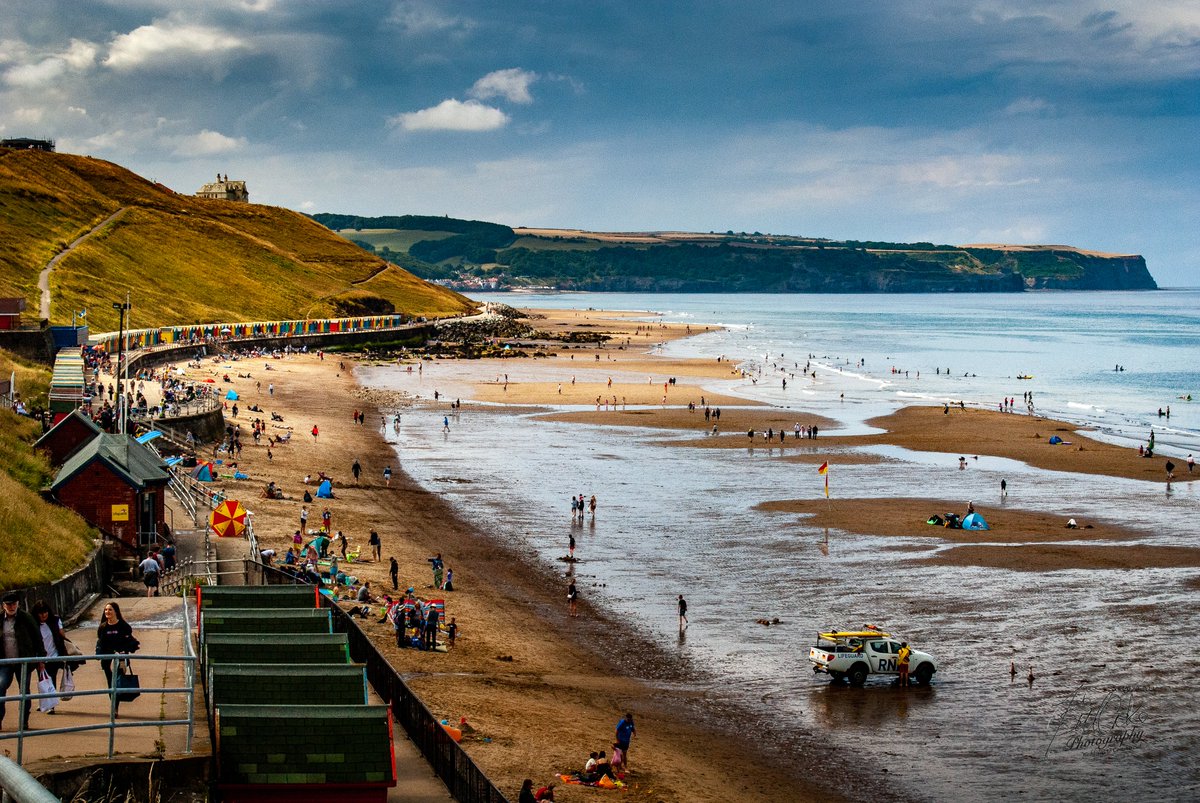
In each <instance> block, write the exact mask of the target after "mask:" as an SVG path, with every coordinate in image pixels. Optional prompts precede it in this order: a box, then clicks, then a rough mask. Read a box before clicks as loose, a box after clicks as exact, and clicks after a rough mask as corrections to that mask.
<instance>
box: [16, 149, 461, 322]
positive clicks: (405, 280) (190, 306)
mask: <svg viewBox="0 0 1200 803" xmlns="http://www.w3.org/2000/svg"><path fill="white" fill-rule="evenodd" d="M121 209H124V210H125V211H124V212H123V213H122V214H121V216H120V217H119V218H117V219H116V220H115V221H113V222H112V223H110V224H108V225H107V226H105V227H104V228H103V229H102V230H100V231H98V232H96V234H95V235H94V236H92V237H90V238H89V239H87V240H85V241H84V242H83V243H82V244H81V245H80V246H79V247H77V248H76V249H75V250H73V251H71V252H70V253H69V254H68V255H67V256H66V257H65V258H64V259H63V260H62V261H61V262H59V264H58V265H57V266H56V267H55V269H54V270H53V271H52V272H51V274H50V289H51V299H52V301H51V311H50V319H51V321H52V322H53V323H66V322H69V321H70V318H71V311H72V310H73V309H74V310H78V309H82V308H84V307H87V308H88V325H89V326H90V327H91V328H92V329H93V330H95V331H105V330H110V329H116V328H117V316H116V311H115V310H113V309H112V304H111V302H112V301H115V300H118V299H122V298H124V296H125V293H126V291H128V292H130V293H131V294H132V301H133V313H132V321H133V325H134V326H136V327H144V326H159V325H168V324H180V323H193V322H196V321H200V322H206V323H207V322H214V321H238V320H278V319H289V318H303V317H325V316H331V315H336V314H338V305H337V302H338V301H339V300H347V299H363V298H364V297H367V296H374V297H377V298H379V299H382V300H383V301H384V302H386V303H388V304H391V305H392V307H393V308H394V309H395V310H397V311H400V312H406V313H410V314H414V315H428V316H434V315H448V314H454V313H459V312H464V311H467V310H469V309H470V308H471V307H472V303H471V302H470V301H469V300H468V299H466V298H464V297H463V296H460V295H458V294H457V293H454V292H452V291H450V290H447V289H445V288H443V287H439V286H437V285H431V284H428V283H427V282H424V281H422V280H421V279H418V278H417V277H415V276H413V275H412V274H410V273H408V272H406V271H404V270H402V269H400V268H398V267H396V266H394V265H389V264H388V263H386V262H384V261H383V260H381V259H379V258H377V257H374V256H372V255H370V254H368V253H366V252H364V251H363V250H362V249H360V248H358V247H356V246H354V245H353V244H351V243H349V242H347V241H346V240H345V239H343V238H341V237H338V236H337V235H335V234H333V233H332V232H330V231H329V230H328V229H326V228H325V227H324V226H321V225H320V224H318V223H316V222H314V221H313V220H311V219H310V218H308V217H305V216H304V215H300V214H298V213H295V212H291V211H289V210H286V209H280V208H278V207H270V206H261V205H257V204H239V203H230V202H224V201H208V200H204V199H200V198H194V197H191V196H187V195H179V194H176V193H174V192H172V191H171V190H169V189H167V188H166V187H163V186H161V185H157V184H153V183H151V182H149V181H146V180H145V179H143V178H141V177H139V176H136V175H134V174H133V173H130V172H129V171H128V170H125V169H124V168H121V167H119V166H117V165H114V164H111V163H109V162H104V161H101V160H98V159H92V158H89V157H82V156H73V155H70V154H59V153H43V152H40V151H27V150H20V151H14V150H8V149H0V295H19V296H23V297H24V298H25V299H26V303H27V305H28V306H29V308H30V309H32V310H37V308H38V293H37V277H38V273H39V272H40V271H41V270H42V268H43V267H45V265H46V263H47V262H48V261H49V260H50V259H51V258H52V257H53V256H54V255H55V254H57V253H59V252H60V251H61V250H62V249H63V248H65V247H66V245H67V244H68V243H70V242H71V241H73V240H75V239H76V238H77V237H79V236H81V235H83V234H86V233H87V232H89V231H90V230H92V229H93V227H95V226H96V225H97V224H98V223H100V222H101V221H103V220H104V219H105V218H107V217H108V216H109V215H111V214H112V213H113V212H116V211H118V210H121Z"/></svg>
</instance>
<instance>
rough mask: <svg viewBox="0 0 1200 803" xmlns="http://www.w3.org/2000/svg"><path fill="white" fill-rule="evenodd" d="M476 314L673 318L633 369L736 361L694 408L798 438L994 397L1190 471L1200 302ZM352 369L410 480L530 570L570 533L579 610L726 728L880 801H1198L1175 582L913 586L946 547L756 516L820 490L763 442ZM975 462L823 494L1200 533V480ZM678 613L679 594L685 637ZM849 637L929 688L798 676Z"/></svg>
mask: <svg viewBox="0 0 1200 803" xmlns="http://www.w3.org/2000/svg"><path fill="white" fill-rule="evenodd" d="M475 298H476V299H478V300H480V301H492V302H496V303H501V304H508V305H510V306H517V307H522V308H555V309H579V310H588V309H592V310H628V311H637V312H640V313H644V314H645V320H647V321H668V322H679V323H686V324H687V325H688V326H690V327H691V328H692V331H693V332H695V333H696V334H694V335H693V336H692V337H689V338H685V339H682V340H675V341H671V342H668V343H663V344H657V345H655V346H652V348H653V349H654V350H655V352H656V353H660V354H663V355H665V356H668V357H696V358H702V359H713V360H715V359H716V358H717V357H723V358H724V359H727V360H729V361H731V362H733V363H734V364H736V365H739V366H741V367H742V368H743V369H744V372H743V373H742V374H740V375H738V376H733V375H731V378H730V379H728V380H720V381H710V382H705V384H704V390H705V391H706V392H711V393H722V394H730V395H734V396H737V397H741V398H744V399H746V401H747V403H750V402H757V403H767V404H771V405H774V406H777V407H779V408H783V409H788V410H791V411H794V412H795V416H796V420H797V421H798V422H804V420H805V419H804V416H805V414H806V413H811V414H817V415H820V416H824V417H827V418H832V419H834V420H836V421H837V422H838V424H837V430H838V431H840V432H843V433H858V432H870V431H874V430H872V428H871V427H870V425H869V424H868V423H867V422H868V421H869V420H870V419H872V418H874V417H876V416H879V415H883V414H886V413H888V412H891V411H894V410H896V409H898V408H900V407H903V406H907V405H914V404H936V405H939V406H940V405H942V404H944V403H955V404H957V403H959V402H962V403H963V404H964V405H966V406H973V407H979V408H984V409H998V407H999V405H1000V403H1001V400H1002V399H1004V398H1013V399H1015V402H1016V409H1017V412H1018V414H1022V413H1027V412H1028V406H1027V405H1028V403H1029V401H1031V403H1032V405H1033V410H1034V412H1035V413H1036V414H1038V415H1045V416H1049V417H1053V418H1058V419H1064V420H1067V421H1071V422H1077V423H1079V424H1081V425H1088V426H1090V427H1093V428H1095V433H1094V436H1095V437H1099V438H1102V439H1104V440H1108V441H1111V442H1113V443H1118V444H1123V445H1126V446H1128V447H1129V448H1130V449H1136V448H1137V447H1138V446H1139V445H1143V446H1144V445H1146V444H1147V443H1148V442H1149V439H1150V433H1151V430H1152V429H1153V433H1154V442H1155V453H1156V455H1157V456H1165V457H1171V458H1172V459H1174V462H1175V463H1176V464H1177V466H1178V468H1177V469H1176V471H1177V472H1180V471H1182V472H1186V467H1185V465H1184V463H1185V459H1186V456H1187V455H1188V454H1189V453H1195V454H1197V455H1200V290H1193V289H1186V290H1162V291H1153V292H1136V293H1130V292H1078V293H1065V292H1064V293H1051V292H1047V293H1024V294H946V295H819V296H818V295H757V294H755V295H734V294H731V295H683V294H680V295H671V294H590V293H589V294H545V295H535V294H512V293H504V294H487V295H478V296H475ZM618 365H619V363H617V364H613V365H611V366H606V367H605V370H604V375H605V376H606V377H607V376H608V375H612V376H613V377H614V380H616V381H622V380H623V379H626V378H628V379H630V380H631V381H639V382H640V381H643V380H644V377H645V375H644V374H638V375H637V376H636V377H623V376H622V375H621V374H620V373H619V371H614V370H609V369H610V368H617V367H618ZM806 365H807V366H808V367H809V370H810V371H816V377H815V378H812V379H810V380H808V381H795V380H794V379H792V380H790V381H789V382H788V384H787V387H786V389H785V388H784V387H783V383H782V379H783V378H785V377H787V376H790V375H791V374H793V373H795V374H797V376H798V375H799V372H800V369H801V368H803V367H805V366H806ZM489 370H490V369H489ZM496 371H497V372H501V371H503V372H504V373H507V374H508V377H509V381H510V382H522V381H545V382H558V381H564V379H565V377H567V376H569V375H570V374H571V373H575V372H574V371H572V370H571V369H569V368H566V367H564V365H563V364H562V361H561V359H558V360H556V359H546V360H537V361H532V362H523V363H520V364H516V363H503V364H500V363H498V364H497V367H496ZM579 373H582V372H579ZM358 376H359V379H360V381H363V382H364V383H365V384H367V385H369V386H374V387H380V388H389V389H396V390H402V391H405V392H407V393H409V394H411V395H412V396H414V397H417V405H416V406H415V407H413V408H410V409H405V410H404V411H402V414H401V421H400V424H399V426H398V427H396V428H393V427H391V426H389V427H388V428H387V432H388V435H389V438H390V439H391V440H392V441H393V442H394V446H395V449H396V452H397V455H398V459H399V461H400V463H401V464H402V465H403V467H404V469H405V470H406V471H407V472H408V473H409V474H410V475H412V476H413V477H414V478H415V479H416V480H417V481H418V482H420V483H421V484H422V485H423V486H425V487H427V488H429V489H431V490H434V491H436V492H438V493H440V494H442V495H444V496H445V497H447V498H448V499H449V500H450V501H451V502H452V503H454V504H456V505H457V506H459V508H460V509H462V510H463V511H464V512H466V513H467V514H468V515H469V516H470V518H471V520H472V521H474V522H476V523H478V524H479V525H480V527H481V528H482V529H483V530H484V531H485V532H486V533H487V534H488V535H489V537H492V538H494V539H497V540H498V541H503V542H505V543H508V544H515V545H516V546H518V547H520V549H521V550H523V551H526V552H527V554H528V555H529V556H530V559H531V560H535V561H539V562H542V563H544V564H545V565H546V566H550V567H556V568H558V569H559V570H563V567H564V566H565V564H563V563H562V562H561V561H560V558H561V557H562V556H563V555H564V554H565V552H566V542H567V539H568V537H569V536H570V535H572V534H573V535H574V536H575V537H576V539H577V541H578V544H579V546H578V550H577V553H576V555H577V557H579V558H580V559H581V560H580V563H578V564H577V566H576V573H577V577H578V584H579V587H580V590H581V592H582V594H583V595H585V596H586V597H587V598H588V599H589V600H590V601H591V602H593V603H596V604H599V605H602V606H604V607H605V608H607V609H608V610H610V611H612V612H614V613H615V614H617V615H618V617H619V618H620V619H621V620H623V621H626V622H628V623H629V627H631V628H637V629H638V631H639V632H641V633H643V634H649V635H651V636H653V637H654V638H656V639H658V640H660V642H661V644H662V645H663V648H664V649H665V650H667V651H669V652H670V653H672V654H677V655H678V656H679V657H680V658H681V659H683V660H686V662H687V663H688V665H690V666H694V667H698V668H699V670H700V671H699V677H698V678H697V679H696V680H695V684H696V686H697V687H698V689H699V690H700V691H701V692H703V694H704V695H705V697H706V698H707V699H710V700H711V701H712V705H714V706H717V707H719V706H721V705H722V704H723V703H729V704H731V705H734V704H736V706H738V708H739V710H745V711H749V712H751V719H752V722H751V723H748V727H754V725H753V721H757V722H759V723H761V725H762V728H763V733H764V734H774V735H773V736H771V738H774V739H780V738H782V739H783V740H784V741H785V742H786V740H787V738H788V736H787V735H788V734H789V733H792V734H796V735H797V737H800V736H803V737H804V738H807V739H816V740H818V741H820V742H822V743H825V744H828V745H830V746H832V747H834V748H835V749H836V750H837V751H838V753H839V755H841V756H842V757H844V758H845V759H846V760H847V761H849V762H850V763H851V764H852V765H855V766H861V767H862V768H863V770H864V771H866V772H870V773H872V774H873V775H874V776H875V777H884V776H883V775H882V773H883V772H884V771H885V770H886V778H887V779H888V781H887V784H888V786H889V787H893V788H895V789H897V790H903V794H902V795H900V796H901V797H910V798H915V799H922V800H935V801H943V800H944V801H966V800H993V799H998V798H1008V799H1022V800H1079V801H1083V800H1093V799H1105V800H1111V799H1121V798H1132V797H1135V796H1137V797H1142V796H1152V797H1153V798H1155V799H1156V800H1196V799H1200V670H1197V668H1196V667H1197V666H1198V665H1200V600H1198V597H1200V569H1141V570H1101V569H1090V570H1081V569H1071V570H1060V571H1047V572H1023V571H1011V570H1005V569H994V568H980V567H963V566H932V565H929V564H928V563H925V562H923V560H922V559H923V558H926V557H928V556H929V555H930V554H932V552H933V551H934V550H938V549H944V548H949V546H951V545H945V544H942V543H941V542H939V541H937V540H934V539H925V538H905V537H896V536H890V535H887V534H884V533H881V534H879V535H862V534H852V533H848V532H843V531H838V530H829V529H823V528H818V527H815V526H813V525H812V524H810V523H808V522H807V521H806V517H805V516H803V515H796V514H789V513H775V512H764V511H763V510H761V509H759V508H758V505H759V504H760V503H762V502H767V501H772V500H781V499H823V498H824V485H823V483H824V477H822V476H819V475H818V474H817V473H816V469H815V466H814V465H812V464H809V463H796V462H791V461H788V460H785V459H782V458H783V457H784V453H782V452H781V451H780V450H777V449H768V448H763V447H762V446H761V445H759V446H758V447H757V448H747V449H745V450H741V449H675V448H668V447H667V446H664V443H667V444H669V443H670V442H671V441H674V440H687V439H691V438H695V437H703V436H701V435H698V434H692V433H688V434H681V433H678V432H671V431H662V432H654V431H648V430H646V429H645V428H641V427H639V428H626V427H622V426H590V425H580V424H574V423H571V424H568V423H562V422H555V421H552V420H548V419H547V418H546V417H545V415H544V413H545V411H546V409H547V408H545V407H539V408H528V409H521V408H517V409H510V408H506V409H504V410H500V409H497V408H495V407H494V406H489V405H480V404H472V403H470V402H471V394H472V382H473V381H475V380H477V379H478V377H479V376H480V369H479V366H478V365H477V364H476V365H468V364H464V363H462V362H457V361H454V360H445V361H436V362H434V363H426V364H425V365H424V370H423V371H421V372H420V373H417V372H413V373H411V374H410V373H408V372H406V371H404V370H402V369H399V368H396V367H393V366H379V367H366V368H361V369H359V370H358ZM1022 377H1024V378H1022ZM581 379H582V376H581ZM662 379H665V377H663V378H662ZM434 390H437V391H438V393H439V396H440V398H441V400H442V401H440V402H438V403H434V402H433V400H432V396H433V392H434ZM1027 394H1031V395H1030V396H1027ZM1189 396H1190V397H1191V399H1189ZM454 398H460V399H462V401H463V403H464V405H465V407H464V408H463V409H461V410H460V411H458V412H457V414H455V415H453V417H452V419H451V426H450V431H449V432H445V431H443V427H442V417H443V416H444V415H446V414H447V412H448V410H447V405H446V404H445V400H446V399H454ZM1168 408H1169V413H1170V415H1169V417H1168V415H1167V412H1168ZM554 409H566V410H570V409H583V408H578V407H574V408H573V407H570V406H561V407H558V408H554ZM723 409H725V410H729V409H731V408H730V407H729V406H726V407H725V408H723ZM1160 410H1161V414H1160ZM970 448H971V447H970V444H968V443H964V444H963V446H962V450H963V451H962V453H959V452H955V453H930V452H916V451H912V450H907V449H901V448H898V447H890V446H876V447H867V448H864V450H863V451H867V452H870V453H873V454H876V455H878V456H879V457H881V458H883V459H882V460H881V461H879V462H870V463H863V462H854V461H847V463H846V464H845V465H839V463H838V455H836V454H831V455H830V457H829V462H830V470H829V474H828V477H829V480H830V498H829V502H828V504H841V505H850V506H852V505H853V500H854V499H855V498H875V497H882V498H887V497H912V496H928V497H930V498H936V499H961V500H963V505H964V506H965V504H966V500H974V501H975V503H976V505H977V506H980V507H983V508H986V507H987V506H999V505H1008V506H1014V507H1019V508H1021V509H1029V510H1034V511H1042V512H1049V513H1054V514H1060V515H1062V516H1063V519H1064V522H1065V520H1066V518H1067V517H1068V516H1069V515H1086V516H1087V517H1088V518H1089V519H1093V520H1104V521H1111V522H1116V523H1121V524H1125V525H1129V526H1131V527H1134V528H1135V529H1136V531H1137V532H1138V533H1139V535H1138V537H1137V539H1136V540H1135V541H1134V542H1132V543H1133V544H1134V545H1135V548H1136V545H1140V544H1145V545H1169V546H1196V545H1197V541H1198V540H1200V539H1198V535H1197V530H1198V528H1197V525H1198V524H1200V487H1198V486H1200V483H1187V482H1176V483H1174V484H1172V485H1171V486H1170V487H1168V486H1167V484H1166V483H1165V482H1149V481H1137V480H1128V479H1120V478H1113V477H1099V476H1095V477H1093V476H1081V475H1075V474H1066V473H1060V472H1053V471H1044V470H1040V469H1034V468H1031V467H1029V466H1027V465H1025V464H1023V463H1020V462H1017V461H1013V460H1008V459H1003V458H994V457H989V456H986V455H978V456H976V455H969V456H970V458H971V459H969V460H968V467H967V468H966V469H965V470H964V469H961V468H960V461H959V457H960V456H964V455H966V454H969V452H970ZM976 458H977V459H976ZM1002 478H1003V479H1005V480H1006V482H1007V485H1008V489H1009V495H1008V498H1007V499H1001V498H1000V495H999V482H1000V480H1001V479H1002ZM580 493H582V494H583V495H584V496H585V497H590V496H591V495H593V494H595V495H596V497H597V499H598V511H597V514H596V516H595V517H594V518H590V519H589V520H588V521H587V523H586V524H582V525H579V524H574V523H573V522H572V517H571V513H570V507H569V505H570V503H569V498H570V496H572V495H577V494H580ZM868 529H869V528H868ZM979 541H980V543H988V537H987V533H981V534H980V537H979ZM1089 543H1095V542H1089ZM1121 543H1122V544H1124V545H1129V544H1130V543H1131V542H1128V541H1125V542H1121ZM451 560H452V558H451ZM678 594H684V595H685V597H686V598H687V600H688V603H689V619H690V623H689V626H688V627H687V629H686V630H684V631H682V632H681V631H680V630H679V627H678V622H677V617H676V607H675V606H676V597H677V595H678ZM564 605H565V601H564ZM759 619H765V620H767V621H771V620H774V619H778V620H779V623H778V624H774V625H770V626H763V625H761V624H758V623H757V620H759ZM866 623H871V624H874V625H876V626H879V627H881V628H884V629H886V630H887V631H889V632H891V633H894V634H896V635H898V636H900V637H901V638H903V639H906V640H907V641H909V642H910V643H912V644H913V645H914V646H915V647H916V648H917V649H919V650H923V651H925V652H929V653H931V654H932V655H934V657H935V658H936V660H937V664H938V672H937V674H936V676H935V678H934V681H933V683H932V685H931V687H929V688H920V689H913V690H910V691H908V692H904V691H900V690H897V689H894V688H892V687H891V686H890V684H889V683H888V682H886V680H884V679H873V680H871V681H869V682H868V683H867V685H866V686H865V687H864V688H862V689H851V688H848V687H845V686H840V685H832V684H830V683H829V681H828V679H827V678H826V676H824V675H818V674H814V673H813V671H812V668H811V665H810V663H809V662H808V660H807V657H808V650H809V647H810V646H812V645H813V644H814V643H815V638H816V634H817V633H818V632H819V631H822V630H826V629H830V628H858V627H860V626H862V625H863V624H866ZM1014 667H1015V669H1016V675H1015V676H1014V675H1013V673H1012V669H1013V668H1014ZM1031 674H1032V675H1033V679H1030V677H1029V676H1030V675H1031ZM640 724H642V725H643V727H645V726H646V725H647V724H648V723H645V722H643V723H640ZM779 734H783V736H782V737H780V735H779Z"/></svg>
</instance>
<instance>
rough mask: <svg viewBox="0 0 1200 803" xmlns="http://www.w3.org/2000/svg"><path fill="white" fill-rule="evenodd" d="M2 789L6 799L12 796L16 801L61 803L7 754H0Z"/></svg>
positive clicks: (18, 802) (0, 787)
mask: <svg viewBox="0 0 1200 803" xmlns="http://www.w3.org/2000/svg"><path fill="white" fill-rule="evenodd" d="M0 789H2V790H3V792H4V800H5V801H7V800H9V799H10V798H11V799H12V800H13V801H15V803H59V800H58V798H56V797H55V796H54V795H53V794H51V793H50V790H48V789H46V787H44V786H42V785H41V784H40V783H38V782H37V779H36V778H34V777H33V776H32V775H30V774H29V773H28V772H26V771H25V769H24V768H23V767H22V766H21V765H20V764H18V763H17V762H15V761H13V760H12V759H11V758H8V757H7V756H0Z"/></svg>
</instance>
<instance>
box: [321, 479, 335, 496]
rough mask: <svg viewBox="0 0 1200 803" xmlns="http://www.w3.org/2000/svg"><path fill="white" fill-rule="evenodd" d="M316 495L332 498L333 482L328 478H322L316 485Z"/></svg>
mask: <svg viewBox="0 0 1200 803" xmlns="http://www.w3.org/2000/svg"><path fill="white" fill-rule="evenodd" d="M317 496H318V497H320V498H321V499H332V498H333V483H332V482H330V481H329V480H322V481H321V484H320V485H319V486H318V487H317Z"/></svg>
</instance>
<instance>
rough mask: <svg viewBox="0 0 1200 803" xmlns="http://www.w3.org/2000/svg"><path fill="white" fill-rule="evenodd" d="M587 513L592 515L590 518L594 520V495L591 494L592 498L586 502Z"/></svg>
mask: <svg viewBox="0 0 1200 803" xmlns="http://www.w3.org/2000/svg"><path fill="white" fill-rule="evenodd" d="M588 511H589V512H590V513H591V514H592V518H593V519H594V518H596V495H595V494H592V498H591V499H589V500H588Z"/></svg>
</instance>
